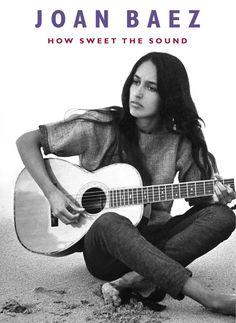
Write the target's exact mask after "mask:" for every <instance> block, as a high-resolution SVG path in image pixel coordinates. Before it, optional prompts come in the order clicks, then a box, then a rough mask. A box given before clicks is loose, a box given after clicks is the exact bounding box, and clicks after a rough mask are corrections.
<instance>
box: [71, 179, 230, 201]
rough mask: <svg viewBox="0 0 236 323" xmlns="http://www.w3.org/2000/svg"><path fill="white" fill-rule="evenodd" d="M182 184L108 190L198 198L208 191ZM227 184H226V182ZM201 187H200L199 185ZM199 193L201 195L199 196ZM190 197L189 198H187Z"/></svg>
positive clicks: (78, 195)
mask: <svg viewBox="0 0 236 323" xmlns="http://www.w3.org/2000/svg"><path fill="white" fill-rule="evenodd" d="M181 184H183V185H184V187H181V186H179V188H177V187H172V188H171V186H172V184H166V185H157V186H153V187H152V186H144V187H137V188H118V189H116V188H112V189H109V190H108V192H111V194H112V192H114V193H115V194H117V192H120V191H122V190H123V191H124V194H123V195H129V194H137V195H138V194H139V193H138V192H135V193H134V190H136V191H137V190H138V191H139V192H140V191H147V192H146V193H147V194H151V195H155V194H156V195H160V194H161V195H167V196H168V195H170V194H171V195H176V194H178V195H181V194H182V195H186V194H187V195H190V196H191V194H192V192H196V191H197V192H196V194H194V195H196V196H199V195H204V194H205V192H206V191H207V188H206V186H205V187H198V188H197V187H194V188H193V189H191V188H189V187H188V185H187V184H184V183H181ZM181 184H173V185H181ZM225 184H226V182H225ZM227 184H232V185H234V181H233V180H232V181H230V180H229V181H228V182H227ZM168 185H170V187H168ZM199 186H200V185H199ZM201 186H202V184H201ZM148 188H149V190H148ZM211 188H212V185H211ZM153 189H154V190H156V191H157V192H154V194H153ZM166 190H170V191H166ZM174 191H177V193H176V192H174ZM101 193H103V194H104V191H102V190H101V191H99V192H87V193H86V192H85V193H84V194H65V195H66V196H71V197H73V196H76V197H82V196H84V195H85V194H86V198H90V197H97V196H101ZM198 193H199V194H198ZM210 194H213V193H211V192H210ZM187 197H188V196H187Z"/></svg>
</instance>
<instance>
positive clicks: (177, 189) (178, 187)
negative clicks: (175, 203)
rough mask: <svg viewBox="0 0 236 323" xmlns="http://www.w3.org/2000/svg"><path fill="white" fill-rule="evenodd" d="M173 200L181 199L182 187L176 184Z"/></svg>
mask: <svg viewBox="0 0 236 323" xmlns="http://www.w3.org/2000/svg"><path fill="white" fill-rule="evenodd" d="M173 198H176V199H178V198H180V185H179V184H174V185H173Z"/></svg>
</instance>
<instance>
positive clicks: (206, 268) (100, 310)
mask: <svg viewBox="0 0 236 323" xmlns="http://www.w3.org/2000/svg"><path fill="white" fill-rule="evenodd" d="M0 193H1V194H0V199H1V201H0V219H1V225H0V237H1V243H0V253H1V259H0V261H1V262H0V266H1V267H0V322H23V323H25V322H30V323H31V322H45V323H46V322H48V323H49V322H50V323H51V322H53V323H56V322H79V323H83V322H95V323H96V322H100V323H105V322H113V323H118V322H120V323H121V322H122V323H126V322H127V323H128V322H131V323H137V322H144V323H145V322H146V323H154V322H156V323H161V322H170V323H177V322H179V323H180V322H181V323H185V322H186V323H189V322H190V323H191V322H194V323H198V322H199V323H200V322H201V323H203V322H207V323H224V322H228V323H233V322H235V319H234V318H233V317H229V316H223V315H218V314H215V313H211V312H209V311H207V310H206V309H204V308H203V307H202V306H200V305H198V304H197V303H195V302H194V301H191V300H189V299H187V298H185V299H184V300H183V301H181V302H179V301H175V300H173V299H171V298H170V297H166V299H165V300H164V301H163V302H162V304H164V305H166V306H167V308H166V309H165V310H164V311H163V312H159V313H158V312H153V311H151V310H148V309H146V308H143V307H142V305H141V304H140V303H135V302H133V303H131V304H129V305H126V306H123V307H121V308H120V309H119V310H118V311H114V309H113V308H111V307H109V306H104V304H103V301H102V298H101V295H100V286H101V281H99V280H97V279H95V278H93V277H92V276H91V275H90V274H89V273H88V271H87V270H86V267H85V264H84V260H83V256H82V255H81V254H73V255H70V256H67V257H64V258H51V257H45V256H40V255H35V254H33V253H30V252H28V251H27V250H25V249H24V248H23V247H22V246H21V245H20V243H19V242H18V240H17V237H16V235H15V231H14V222H13V202H12V201H13V191H11V194H9V193H7V192H6V191H5V190H3V191H1V192H0ZM235 242H236V233H234V234H233V235H232V236H231V237H230V238H229V239H228V240H227V241H225V242H224V243H222V244H221V245H220V246H219V247H218V248H217V249H216V250H213V251H211V252H210V253H209V254H208V255H207V256H204V257H202V258H201V259H199V260H197V261H195V262H194V263H193V264H192V265H191V266H190V268H191V269H192V270H193V272H194V275H195V277H198V278H199V279H200V280H201V281H203V282H204V283H205V284H206V285H208V286H209V287H210V288H212V289H219V290H221V291H222V292H229V293H236V291H235V287H236V284H235V283H236V281H235V280H236V274H235V259H236V251H235Z"/></svg>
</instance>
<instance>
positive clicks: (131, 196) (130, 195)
mask: <svg viewBox="0 0 236 323" xmlns="http://www.w3.org/2000/svg"><path fill="white" fill-rule="evenodd" d="M132 204H133V194H132V189H131V188H129V205H132Z"/></svg>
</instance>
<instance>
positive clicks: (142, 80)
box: [129, 61, 161, 119]
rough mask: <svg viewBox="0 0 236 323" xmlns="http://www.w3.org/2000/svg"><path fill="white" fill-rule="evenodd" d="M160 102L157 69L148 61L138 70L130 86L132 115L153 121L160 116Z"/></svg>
mask: <svg viewBox="0 0 236 323" xmlns="http://www.w3.org/2000/svg"><path fill="white" fill-rule="evenodd" d="M160 101H161V99H160V95H159V93H158V91H157V70H156V67H155V65H154V64H153V63H152V62H151V61H146V62H144V63H142V64H141V65H140V66H139V67H138V68H137V70H136V73H135V74H134V77H133V83H132V84H131V86H130V96H129V108H130V114H131V115H132V116H133V117H135V118H144V119H151V118H152V117H153V116H154V115H157V114H158V112H159V110H160Z"/></svg>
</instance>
